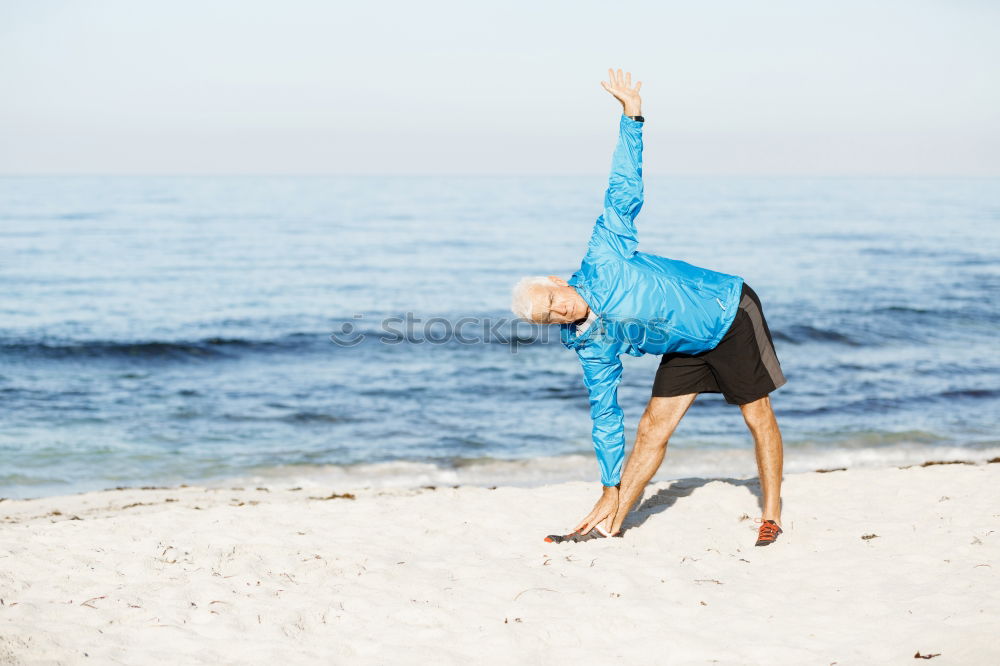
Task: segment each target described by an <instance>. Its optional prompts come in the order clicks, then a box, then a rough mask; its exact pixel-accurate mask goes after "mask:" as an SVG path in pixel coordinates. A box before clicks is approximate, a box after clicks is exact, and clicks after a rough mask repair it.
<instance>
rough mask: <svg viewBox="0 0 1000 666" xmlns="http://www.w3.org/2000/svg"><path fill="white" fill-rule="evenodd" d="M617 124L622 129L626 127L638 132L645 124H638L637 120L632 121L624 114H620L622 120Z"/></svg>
mask: <svg viewBox="0 0 1000 666" xmlns="http://www.w3.org/2000/svg"><path fill="white" fill-rule="evenodd" d="M619 124H620V127H621V128H622V129H624V128H626V127H627V128H629V129H639V130H641V129H642V126H643V125H645V123H640V122H639V121H638V120H632V119H631V118H629V117H628V116H626V115H625V114H624V113H623V114H622V118H621V121H620V123H619Z"/></svg>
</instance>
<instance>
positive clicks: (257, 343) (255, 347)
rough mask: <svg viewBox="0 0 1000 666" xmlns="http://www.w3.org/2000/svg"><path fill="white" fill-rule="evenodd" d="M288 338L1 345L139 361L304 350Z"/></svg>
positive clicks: (61, 355) (45, 354)
mask: <svg viewBox="0 0 1000 666" xmlns="http://www.w3.org/2000/svg"><path fill="white" fill-rule="evenodd" d="M301 346H302V343H301V341H296V340H291V339H289V338H288V337H285V338H279V339H276V340H248V339H244V338H220V337H208V338H203V339H201V340H191V341H184V340H178V341H159V340H150V341H132V342H127V341H111V340H81V341H64V342H55V341H53V342H31V341H23V342H22V341H4V342H0V354H6V355H11V356H23V357H28V358H47V359H87V358H138V359H162V360H168V359H173V360H182V359H199V358H201V359H211V358H227V357H232V356H235V355H236V353H237V352H238V351H242V350H246V351H277V350H285V349H294V348H298V347H301Z"/></svg>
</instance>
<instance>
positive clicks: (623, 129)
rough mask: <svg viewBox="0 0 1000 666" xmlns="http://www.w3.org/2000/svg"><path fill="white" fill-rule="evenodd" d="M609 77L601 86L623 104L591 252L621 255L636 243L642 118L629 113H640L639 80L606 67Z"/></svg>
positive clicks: (640, 192) (639, 199)
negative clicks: (633, 84)
mask: <svg viewBox="0 0 1000 666" xmlns="http://www.w3.org/2000/svg"><path fill="white" fill-rule="evenodd" d="M608 75H609V78H610V79H611V80H610V81H601V86H602V87H603V88H604V89H605V90H607V91H608V92H609V93H611V94H612V95H613V96H614V97H615V99H617V100H618V101H619V102H620V103H621V105H622V116H621V118H620V120H619V123H618V129H619V132H618V145H617V146H616V147H615V153H614V156H613V157H612V158H611V177H610V178H609V180H608V189H607V192H605V194H604V213H603V214H602V215H601V216H600V217H599V218H598V219H597V223H596V224H595V225H594V233H593V236H592V237H591V241H590V249H591V250H592V251H594V252H598V253H599V252H605V251H608V250H610V251H612V252H614V253H615V254H618V255H621V256H625V257H627V256H629V255H631V254H632V253H633V252H635V250H636V247H637V245H638V243H639V239H638V234H637V231H636V228H635V217H636V215H638V214H639V210H640V209H641V208H642V201H643V189H642V125H643V123H642V121H637V120H633V119H632V118H629V116H637V117H640V118H641V117H642V98H640V97H639V89H640V88H641V87H642V82H641V81H640V82H638V83H636V84H635V86H634V87H633V86H632V73H631V72H625V73H624V74H623V73H622V70H620V69H619V70H618V71H617V72H615V71H614V70H611V69H609V70H608Z"/></svg>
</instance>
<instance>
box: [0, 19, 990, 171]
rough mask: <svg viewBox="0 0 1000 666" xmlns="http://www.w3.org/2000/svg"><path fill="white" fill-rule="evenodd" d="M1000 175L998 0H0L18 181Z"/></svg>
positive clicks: (3, 150) (1, 163)
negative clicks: (635, 136) (617, 96)
mask: <svg viewBox="0 0 1000 666" xmlns="http://www.w3.org/2000/svg"><path fill="white" fill-rule="evenodd" d="M608 67H616V68H617V67H622V68H623V69H627V70H630V71H632V72H633V78H634V79H638V80H642V81H643V87H642V92H643V113H644V115H645V116H646V118H647V123H646V127H645V130H644V134H645V148H646V150H645V156H644V157H645V167H646V170H647V172H649V171H650V169H655V171H656V172H658V173H664V174H678V175H809V176H811V175H847V176H853V175H929V176H930V175H933V176H937V175H944V176H968V175H972V176H998V175H1000V2H995V1H994V0H882V1H880V2H870V1H867V0H865V1H858V0H828V1H818V0H769V1H768V2H750V1H746V0H701V1H699V2H692V1H691V0H683V1H675V0H661V1H659V2H652V1H651V2H641V1H637V2H627V3H620V2H587V1H581V0H577V1H575V2H569V1H565V2H562V1H549V2H544V1H540V0H535V1H534V2H521V1H519V0H510V1H508V2H502V3H498V2H490V3H486V2H470V1H468V0H464V1H443V0H422V1H421V2H412V1H403V0H380V1H379V2H363V1H360V0H355V1H354V2H349V3H348V2H339V1H331V0H327V1H318V0H280V1H279V0H271V1H269V2H263V1H260V0H239V1H235V0H212V1H207V0H162V1H160V2H154V1H151V0H149V1H145V2H137V1H135V0H89V1H87V0H77V1H71V0H0V174H63V173H123V174H153V173H156V174H159V173H163V174H170V173H234V174H238V173H275V174H283V173H290V174H296V173H303V174H312V173H316V174H405V173H412V174H443V173H449V174H451V173H455V174H457V173H463V174H464V173H469V174H553V175H557V174H577V173H599V172H603V171H606V170H607V166H608V161H609V155H610V150H611V148H612V147H613V143H614V140H615V138H616V131H617V118H618V114H619V113H620V106H618V105H617V102H615V101H614V100H613V99H612V98H611V97H610V96H609V95H608V94H607V93H606V92H604V91H603V90H602V89H601V87H600V85H599V82H600V80H601V79H602V78H606V74H607V68H608Z"/></svg>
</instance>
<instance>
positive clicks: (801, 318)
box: [0, 176, 1000, 496]
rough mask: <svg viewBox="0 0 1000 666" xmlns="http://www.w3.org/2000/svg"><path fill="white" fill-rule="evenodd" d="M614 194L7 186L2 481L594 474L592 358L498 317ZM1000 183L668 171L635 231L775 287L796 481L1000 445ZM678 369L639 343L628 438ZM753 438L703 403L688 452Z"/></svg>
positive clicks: (587, 182) (742, 456) (571, 263)
mask: <svg viewBox="0 0 1000 666" xmlns="http://www.w3.org/2000/svg"><path fill="white" fill-rule="evenodd" d="M604 186H605V178H604V176H594V177H583V178H580V177H573V178H543V179H539V178H496V177H490V178H485V177H483V178H480V177H476V178H473V177H454V178H442V177H413V178H407V177H392V178H380V177H359V178H344V177H54V178H43V177H25V178H3V179H0V290H2V298H0V496H36V495H42V494H47V493H57V492H72V491H77V490H86V489H94V488H104V487H108V486H115V485H129V484H149V483H177V482H185V481H199V480H205V479H213V478H224V477H232V476H246V475H262V474H263V475H279V476H281V475H295V474H299V473H302V472H304V471H306V470H309V471H311V472H314V473H320V472H322V471H323V470H326V471H328V472H331V473H332V472H333V471H337V470H339V471H340V472H343V473H350V472H351V470H354V471H355V472H357V471H358V470H363V472H364V474H367V475H369V476H372V475H374V476H378V475H383V476H384V475H389V476H391V475H394V474H395V475H397V476H400V475H402V476H405V475H406V474H411V475H412V473H413V472H414V470H422V471H421V474H423V475H424V476H422V477H421V478H431V477H433V474H431V477H427V476H426V475H427V473H428V471H430V472H433V471H434V470H441V471H442V473H444V472H447V471H448V470H452V471H454V470H465V473H466V474H467V475H471V476H469V478H475V479H478V480H480V481H483V482H488V481H489V480H490V478H491V475H492V477H497V478H499V477H500V476H502V475H503V474H508V476H510V475H513V476H515V477H516V476H518V475H521V476H523V477H524V478H534V477H533V475H535V476H538V477H539V478H541V477H545V478H559V477H560V474H561V470H565V472H566V474H565V475H566V477H567V478H569V477H574V475H575V477H579V478H593V479H594V480H595V481H596V480H597V478H598V476H597V470H596V463H594V462H593V460H592V454H591V453H590V452H591V443H590V421H589V416H588V408H587V399H586V394H585V391H584V388H583V385H582V380H581V375H580V370H579V367H578V361H577V360H576V357H575V355H574V354H573V353H572V352H570V351H567V350H565V349H563V348H562V347H561V346H560V345H559V343H558V335H557V331H555V330H553V331H551V333H552V334H550V335H548V336H547V337H546V335H544V334H545V331H539V330H533V329H532V328H531V327H528V326H526V325H522V326H521V327H519V328H516V329H514V330H512V329H511V326H510V322H509V321H508V318H509V316H510V315H509V313H508V311H507V305H508V300H509V299H508V294H509V289H510V286H511V284H512V283H513V282H514V281H515V280H516V279H517V278H518V277H521V276H522V275H529V274H549V273H556V274H561V275H563V276H567V277H568V276H569V275H570V274H571V273H572V272H573V270H574V269H575V268H576V266H577V265H578V263H579V259H580V256H581V253H582V252H583V251H584V248H585V246H586V242H587V238H588V235H589V232H590V228H591V226H592V224H593V220H594V218H595V217H596V215H597V214H598V213H599V212H600V204H601V199H602V193H603V188H604ZM998 186H1000V181H998V180H995V179H993V180H990V179H833V178H831V179H806V178H787V179H767V178H739V179H723V178H693V179H669V180H668V179H663V180H659V181H658V180H655V179H654V180H652V181H649V182H648V183H647V204H646V206H645V208H644V210H643V212H642V214H641V215H640V217H639V220H638V225H639V230H640V239H641V247H642V249H644V250H646V251H649V252H654V253H657V254H663V255H665V256H669V257H674V258H679V259H684V260H686V261H690V262H692V263H694V264H698V265H702V266H705V267H708V268H712V269H716V270H721V271H724V272H728V273H735V274H739V275H742V276H743V277H744V278H745V279H746V280H747V282H748V283H749V284H750V285H752V286H753V287H754V289H755V290H756V291H757V293H758V294H759V295H760V297H761V299H762V301H763V304H764V312H765V315H766V316H767V318H768V321H769V323H770V326H771V329H772V332H773V334H774V337H775V344H776V347H777V351H778V355H779V358H780V359H781V362H782V365H783V367H784V370H785V374H786V375H787V376H788V379H789V383H788V384H787V385H786V386H785V387H784V388H782V389H781V390H779V391H778V392H776V393H775V394H774V396H773V399H774V403H775V407H776V410H777V413H778V417H779V421H780V423H781V425H782V428H783V432H784V435H785V440H786V447H787V453H786V460H787V462H788V464H789V468H790V469H798V468H809V467H810V466H816V465H819V464H820V463H829V462H831V461H832V462H834V463H842V462H847V463H852V464H853V463H861V462H865V463H872V464H878V463H892V462H897V461H901V460H910V459H911V458H914V456H916V457H917V458H920V459H924V458H926V457H928V456H930V457H933V456H936V455H950V456H954V455H956V454H963V455H965V456H966V457H969V458H982V457H985V456H989V455H996V452H997V450H998V449H1000V435H998V433H997V425H998V420H1000V419H998V417H1000V357H998V353H997V352H998V351H1000V347H998V344H997V330H998V325H1000V263H998V257H1000V224H998V222H1000V187H998ZM407 317H409V318H410V319H411V320H418V321H411V324H410V325H409V326H408V327H407V325H406V324H405V321H406V319H407ZM396 318H398V319H396ZM400 319H401V320H402V321H403V323H400V321H399V320H400ZM386 320H389V321H388V322H387V321H386ZM429 320H430V323H428V321H429ZM463 321H464V322H465V323H462V325H461V327H460V331H459V332H460V333H461V334H462V335H461V339H456V338H455V336H454V333H455V331H454V326H455V325H456V324H458V323H461V322H463ZM484 321H485V324H484ZM484 326H485V327H486V329H485V333H486V334H485V335H484ZM394 332H395V333H399V332H407V335H406V336H405V339H403V340H402V341H400V340H399V337H400V336H399V335H395V334H394ZM331 334H335V337H336V338H337V339H339V340H341V341H342V342H349V343H351V344H346V345H345V344H339V345H338V344H336V343H335V342H333V341H332V339H331ZM449 334H450V335H449ZM512 335H514V336H516V339H513V341H512ZM428 336H429V337H430V338H432V339H433V341H428V340H427V339H426V338H427V337H428ZM657 361H658V359H657V358H655V357H652V358H641V359H631V358H628V359H625V375H624V381H623V384H622V388H621V391H620V400H621V403H622V405H623V407H624V409H625V412H626V418H627V425H628V426H629V428H630V431H629V432H630V435H629V436H630V437H631V432H632V430H631V429H632V428H634V426H635V423H636V421H637V419H638V416H639V414H640V413H641V411H642V407H643V405H644V404H645V401H646V400H647V399H648V395H649V388H650V385H651V381H652V377H653V374H654V373H655V369H656V363H657ZM750 446H751V444H750V440H749V438H748V436H747V433H746V430H745V427H744V426H743V424H742V421H741V419H740V416H739V411H738V410H737V409H735V408H734V407H731V406H729V405H726V404H725V403H724V401H723V400H722V399H721V397H719V396H709V395H706V396H702V397H701V398H699V400H698V402H696V403H695V406H694V407H693V408H692V410H691V411H690V412H689V414H688V416H687V417H685V420H684V422H683V423H682V424H681V427H680V428H679V430H678V432H677V434H676V435H675V438H674V440H673V441H672V443H671V451H672V453H671V456H672V457H668V464H669V463H670V461H671V460H673V461H674V464H675V465H676V466H675V468H674V469H676V470H678V471H679V472H683V471H684V470H686V469H692V468H699V469H702V468H704V467H706V466H707V467H709V468H712V466H713V465H715V463H716V462H720V461H726V460H736V459H737V458H738V459H739V460H741V461H743V462H744V463H747V464H749V468H748V469H751V470H752V469H753V468H752V465H753V463H752V456H750V455H749V454H748V450H749V449H750ZM581 456H582V457H581ZM553 457H554V458H553ZM498 461H515V462H512V463H509V464H506V467H505V466H504V463H501V462H498ZM560 461H562V462H560ZM720 464H721V463H720ZM741 464H742V463H741ZM685 465H686V466H687V467H685ZM699 465H701V466H702V467H698V466H699ZM692 466H693V467H692ZM542 469H544V470H545V472H544V474H541V473H540V472H539V470H542ZM470 470H471V471H470ZM358 473H359V474H360V472H358ZM412 478H416V477H412Z"/></svg>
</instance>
